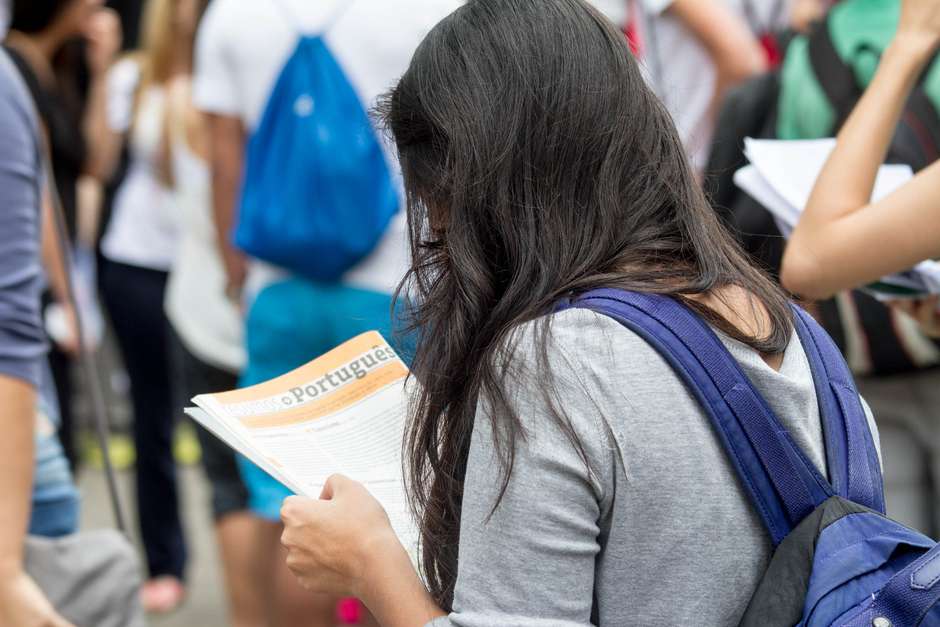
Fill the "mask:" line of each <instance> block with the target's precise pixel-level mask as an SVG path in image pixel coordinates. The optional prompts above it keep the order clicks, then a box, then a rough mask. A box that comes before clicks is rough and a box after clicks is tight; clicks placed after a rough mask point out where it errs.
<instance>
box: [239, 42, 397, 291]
mask: <svg viewBox="0 0 940 627" xmlns="http://www.w3.org/2000/svg"><path fill="white" fill-rule="evenodd" d="M398 208H399V195H398V192H397V188H396V185H395V183H394V182H393V180H392V175H391V172H390V171H389V166H388V163H387V161H386V158H385V154H384V153H383V150H382V147H381V145H380V143H379V139H378V136H377V133H376V131H375V128H374V127H373V125H372V123H371V122H370V120H369V116H368V114H367V113H366V111H365V108H364V107H363V104H362V102H360V99H359V96H358V95H357V94H356V92H355V90H354V89H353V87H352V85H350V83H349V79H348V78H347V77H346V74H345V73H344V72H343V69H342V68H341V67H340V65H339V64H338V63H337V62H336V59H335V58H334V57H333V55H332V53H331V52H330V50H329V48H328V47H327V45H326V42H325V41H324V39H323V37H322V36H306V35H305V36H301V37H300V41H299V42H298V44H297V48H296V49H295V50H294V52H293V54H292V55H291V56H290V58H289V59H288V61H287V63H286V64H285V66H284V68H283V69H282V71H281V74H280V76H279V77H278V79H277V81H276V83H275V86H274V89H273V91H272V92H271V96H270V98H269V100H268V103H267V106H266V108H265V110H264V114H263V115H262V118H261V122H260V124H259V125H258V127H257V130H256V131H255V132H254V134H253V135H252V136H251V139H250V141H249V144H248V149H247V156H246V163H245V176H244V183H243V189H242V198H241V206H240V210H239V215H238V220H237V226H236V228H235V245H236V246H238V247H239V248H240V249H241V250H243V251H244V252H246V253H247V254H249V255H251V256H253V257H256V258H258V259H262V260H264V261H268V262H270V263H273V264H275V265H278V266H280V267H283V268H285V269H288V270H291V271H293V272H296V273H297V274H299V275H302V276H304V277H306V278H309V279H313V280H315V281H320V282H336V281H338V280H339V279H340V278H341V277H342V275H343V273H344V272H346V271H347V270H349V269H350V268H352V267H353V266H355V265H356V264H357V263H358V262H360V261H361V260H362V259H363V258H365V257H366V256H367V255H368V254H369V253H370V252H371V251H372V250H373V249H374V248H375V247H376V245H377V244H378V242H379V240H380V239H381V237H382V235H383V234H384V233H385V230H386V228H387V227H388V224H389V221H390V220H391V219H392V217H393V216H394V215H395V213H397V211H398Z"/></svg>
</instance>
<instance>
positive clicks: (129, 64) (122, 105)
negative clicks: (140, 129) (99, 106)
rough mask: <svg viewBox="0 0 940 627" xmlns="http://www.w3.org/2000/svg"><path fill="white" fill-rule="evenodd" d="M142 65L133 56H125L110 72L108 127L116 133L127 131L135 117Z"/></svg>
mask: <svg viewBox="0 0 940 627" xmlns="http://www.w3.org/2000/svg"><path fill="white" fill-rule="evenodd" d="M139 80H140V66H139V65H138V64H137V62H136V61H135V60H134V59H132V58H129V57H128V58H124V59H122V60H120V61H118V62H117V63H115V64H114V67H112V68H111V70H110V71H109V72H108V100H107V110H106V111H107V118H108V128H110V129H111V130H112V131H113V132H115V133H126V132H127V131H128V129H130V127H131V120H132V119H133V117H134V101H135V100H136V92H137V82H138V81H139Z"/></svg>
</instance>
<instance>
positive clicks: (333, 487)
mask: <svg viewBox="0 0 940 627" xmlns="http://www.w3.org/2000/svg"><path fill="white" fill-rule="evenodd" d="M353 485H357V483H356V482H355V481H353V480H352V479H350V478H349V477H347V476H345V475H340V474H336V475H330V477H329V479H327V480H326V483H325V484H323V490H322V491H321V492H320V499H322V500H324V501H332V500H333V499H334V498H336V497H337V496H339V495H340V494H341V493H343V492H345V491H346V490H347V489H348V488H349V487H350V486H353Z"/></svg>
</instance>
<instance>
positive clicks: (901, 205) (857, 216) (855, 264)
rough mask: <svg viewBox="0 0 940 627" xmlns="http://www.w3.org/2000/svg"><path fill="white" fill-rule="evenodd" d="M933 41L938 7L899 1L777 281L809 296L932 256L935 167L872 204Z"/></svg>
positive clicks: (937, 239) (938, 205) (930, 1)
mask: <svg viewBox="0 0 940 627" xmlns="http://www.w3.org/2000/svg"><path fill="white" fill-rule="evenodd" d="M938 41H940V0H904V2H903V3H902V9H901V19H900V22H899V26H898V32H897V33H896V35H895V37H894V40H893V41H892V42H891V44H890V45H889V47H888V49H887V50H886V51H885V53H884V55H883V56H882V58H881V63H880V65H879V66H878V71H877V72H876V74H875V77H874V79H873V80H872V82H871V84H870V85H869V87H868V89H867V90H866V91H865V94H864V95H863V97H862V99H861V100H860V101H859V103H858V105H857V106H856V108H855V110H854V111H853V112H852V115H851V116H849V119H848V121H847V122H846V123H845V126H844V127H843V128H842V131H841V132H840V133H839V136H838V144H837V146H836V148H835V150H834V151H833V153H832V155H831V156H830V157H829V160H828V161H827V162H826V165H825V167H824V168H823V170H822V173H821V174H820V176H819V179H818V180H817V181H816V187H815V188H814V189H813V193H812V195H811V196H810V200H809V203H808V204H807V206H806V210H805V212H804V213H803V216H802V218H801V219H800V222H799V224H798V225H797V228H796V230H795V231H794V232H793V235H792V237H791V238H790V242H789V244H788V246H787V250H786V254H785V255H784V259H783V269H782V272H781V280H782V281H783V284H784V285H785V286H786V287H787V288H788V289H790V290H791V291H793V292H795V293H798V294H800V295H802V296H805V297H809V298H825V297H828V296H830V295H832V294H833V293H835V292H837V291H839V290H842V289H847V288H852V287H857V286H858V285H861V284H864V283H867V282H869V281H873V280H875V279H878V278H879V277H881V276H883V275H885V274H890V273H892V272H898V271H901V270H905V269H907V268H909V267H911V266H913V265H915V264H916V263H918V262H920V261H922V260H924V259H927V258H929V257H933V256H936V255H938V254H940V163H935V164H934V165H932V166H930V167H928V168H926V169H925V170H923V171H921V172H919V173H918V174H917V176H915V177H914V179H913V180H912V181H910V182H909V183H907V184H906V185H905V186H903V187H902V188H901V189H899V190H897V191H896V192H894V193H893V194H891V195H889V196H888V197H886V198H884V199H883V200H881V201H879V202H877V203H870V198H871V194H872V189H873V188H874V184H875V178H876V176H877V174H878V168H879V167H880V166H881V164H882V162H883V161H884V159H885V156H886V154H887V150H888V147H889V145H890V143H891V139H892V137H893V135H894V131H895V127H896V126H897V123H898V120H899V119H900V116H901V114H902V112H903V110H904V104H905V102H906V100H907V97H908V95H909V94H910V92H911V89H912V88H913V87H914V85H915V84H916V82H917V79H918V78H919V77H920V75H921V73H922V71H923V69H924V68H925V67H926V65H927V63H928V62H929V61H930V60H931V59H932V58H933V53H934V51H935V50H936V47H937V43H938Z"/></svg>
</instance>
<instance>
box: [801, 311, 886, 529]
mask: <svg viewBox="0 0 940 627" xmlns="http://www.w3.org/2000/svg"><path fill="white" fill-rule="evenodd" d="M794 310H795V311H796V316H795V324H796V331H797V334H798V335H799V337H800V343H801V344H802V345H803V351H804V352H805V353H806V358H807V360H808V361H809V364H810V368H811V369H812V371H813V380H814V382H815V384H816V397H817V399H818V401H819V414H820V418H821V419H822V425H823V432H824V434H825V440H826V456H827V464H828V466H829V475H830V482H831V484H832V486H833V489H834V490H835V492H836V494H838V495H839V496H841V497H843V498H846V499H848V500H850V501H853V502H855V503H858V504H859V505H864V506H865V507H868V508H869V509H873V510H875V511H878V512H881V513H884V511H885V501H884V487H883V482H882V477H881V463H880V462H879V460H878V452H877V449H876V448H875V442H874V437H873V436H872V433H871V428H870V426H869V424H868V417H867V416H866V414H865V409H864V407H863V406H862V402H861V399H860V397H859V395H858V390H857V389H856V387H855V383H854V380H853V377H852V374H851V372H850V370H849V367H848V364H846V363H845V359H844V358H843V357H842V354H841V353H840V352H839V349H838V347H836V344H835V342H833V341H832V338H830V337H829V335H828V334H827V333H826V332H825V331H824V330H823V328H822V327H821V326H819V324H818V323H817V322H816V321H815V320H814V319H813V318H812V316H810V315H809V314H808V313H806V312H805V311H803V310H802V309H799V308H797V307H794Z"/></svg>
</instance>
